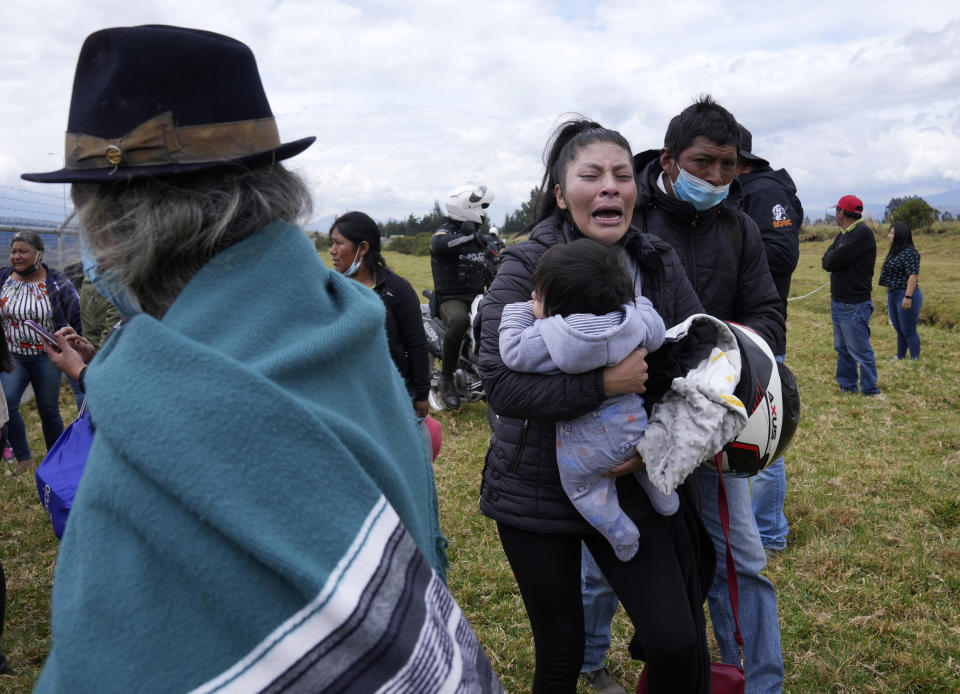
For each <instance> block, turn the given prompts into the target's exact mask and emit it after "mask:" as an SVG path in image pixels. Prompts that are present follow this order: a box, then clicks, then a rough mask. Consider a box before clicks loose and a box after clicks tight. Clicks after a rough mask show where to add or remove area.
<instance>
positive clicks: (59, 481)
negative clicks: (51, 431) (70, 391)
mask: <svg viewBox="0 0 960 694" xmlns="http://www.w3.org/2000/svg"><path fill="white" fill-rule="evenodd" d="M91 445H93V427H92V426H90V415H89V414H88V413H87V412H86V410H85V409H83V410H82V413H81V415H80V416H79V417H78V418H77V421H75V422H74V423H73V424H71V425H70V426H68V427H67V428H66V429H64V431H63V433H62V434H60V438H58V439H57V440H56V442H54V444H53V446H51V447H50V450H49V451H48V452H47V455H46V457H45V458H44V459H43V462H42V463H40V466H39V467H38V468H37V472H36V478H37V494H39V495H40V503H41V504H43V508H44V509H45V510H46V512H47V515H48V516H49V517H50V523H51V524H52V525H53V533H54V534H55V535H56V536H57V538H58V539H59V538H60V537H62V536H63V529H64V527H65V526H66V524H67V516H68V515H69V513H70V508H71V507H72V506H73V497H74V495H75V494H76V493H77V487H78V486H79V485H80V478H81V477H83V470H84V468H85V467H86V466H87V456H88V455H90V446H91Z"/></svg>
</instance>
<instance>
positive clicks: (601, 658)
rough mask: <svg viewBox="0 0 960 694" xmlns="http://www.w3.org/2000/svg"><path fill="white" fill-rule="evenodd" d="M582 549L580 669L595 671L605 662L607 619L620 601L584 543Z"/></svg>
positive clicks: (608, 646) (608, 628)
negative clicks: (581, 642)
mask: <svg viewBox="0 0 960 694" xmlns="http://www.w3.org/2000/svg"><path fill="white" fill-rule="evenodd" d="M581 551H582V554H581V560H580V562H581V563H580V591H581V595H582V597H583V630H584V632H585V636H586V642H585V644H584V648H583V666H582V667H581V668H580V672H594V671H595V670H599V669H600V668H602V667H603V666H604V663H605V662H606V659H607V649H608V648H610V622H612V621H613V615H614V614H616V612H617V605H619V604H620V601H619V600H617V595H616V593H614V592H613V588H611V587H610V584H609V583H607V579H606V578H605V577H604V575H603V572H602V571H600V567H599V566H597V562H596V560H595V559H594V558H593V555H592V554H590V550H588V549H587V546H586V545H583V546H582V547H581Z"/></svg>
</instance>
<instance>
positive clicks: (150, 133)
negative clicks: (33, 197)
mask: <svg viewBox="0 0 960 694" xmlns="http://www.w3.org/2000/svg"><path fill="white" fill-rule="evenodd" d="M279 146H280V133H279V132H278V130H277V123H276V121H275V120H274V119H273V118H272V117H271V118H257V119H255V120H245V121H236V122H233V123H213V124H210V125H188V126H183V127H177V126H176V125H174V122H173V112H172V111H167V112H165V113H161V114H160V115H159V116H156V117H154V118H151V119H150V120H148V121H146V122H145V123H141V124H140V125H138V126H137V127H136V128H134V129H133V130H131V131H130V132H129V133H127V134H126V135H124V136H122V137H118V138H110V139H106V138H101V137H96V136H95V135H83V134H77V133H67V140H66V148H65V151H66V168H68V169H107V168H116V167H130V166H160V165H163V164H204V163H209V162H212V161H231V160H233V159H238V158H240V157H245V156H249V155H251V154H258V153H260V152H265V151H267V150H271V149H274V148H276V147H279Z"/></svg>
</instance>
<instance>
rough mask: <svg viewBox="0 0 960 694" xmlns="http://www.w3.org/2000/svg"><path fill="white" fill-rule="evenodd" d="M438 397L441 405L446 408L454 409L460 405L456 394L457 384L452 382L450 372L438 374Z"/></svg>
mask: <svg viewBox="0 0 960 694" xmlns="http://www.w3.org/2000/svg"><path fill="white" fill-rule="evenodd" d="M440 399H441V400H442V401H443V406H444V407H446V408H447V409H448V410H456V409H459V407H460V396H459V395H457V386H456V385H454V383H453V376H451V375H450V374H445V373H441V374H440Z"/></svg>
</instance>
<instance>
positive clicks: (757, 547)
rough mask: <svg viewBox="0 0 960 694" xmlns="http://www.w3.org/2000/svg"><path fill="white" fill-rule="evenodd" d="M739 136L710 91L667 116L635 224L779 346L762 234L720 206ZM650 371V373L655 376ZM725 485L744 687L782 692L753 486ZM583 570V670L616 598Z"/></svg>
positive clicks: (736, 317) (646, 170)
mask: <svg viewBox="0 0 960 694" xmlns="http://www.w3.org/2000/svg"><path fill="white" fill-rule="evenodd" d="M739 137H740V135H739V129H738V125H737V121H736V119H735V118H734V117H733V115H731V114H730V112H729V111H727V110H726V109H725V108H723V107H722V106H720V105H719V104H717V103H716V102H715V101H714V100H713V99H711V98H710V97H709V96H703V97H701V98H700V99H699V100H697V101H696V102H695V103H694V104H692V105H690V106H688V107H687V108H685V109H684V110H683V111H682V112H681V113H680V114H679V115H677V116H675V117H674V118H673V119H672V120H671V121H670V124H669V126H668V127H667V133H666V135H665V136H664V146H663V148H662V149H660V150H648V151H646V152H641V153H639V154H637V155H636V156H635V157H634V165H635V168H636V172H637V193H638V194H637V203H636V212H635V214H634V220H635V224H637V226H639V227H640V228H641V229H642V230H643V231H645V232H647V233H650V234H654V235H656V236H658V237H660V238H661V239H663V240H664V241H666V242H667V243H669V244H670V245H672V246H673V247H674V248H675V249H676V251H677V254H678V255H679V256H680V259H681V261H683V264H684V267H685V269H686V271H687V276H688V277H689V279H690V282H691V284H693V288H694V290H695V291H696V292H697V296H698V297H699V298H700V301H701V303H702V304H703V307H704V309H705V311H706V312H707V313H709V314H711V315H713V316H716V317H717V318H720V319H722V320H729V321H734V322H736V323H740V324H742V325H746V326H748V327H750V328H753V329H754V330H755V331H756V332H757V333H759V334H760V335H761V336H762V337H763V338H764V339H765V340H766V341H767V342H768V343H769V345H770V346H771V348H773V347H774V346H775V345H777V344H780V343H782V341H783V340H784V331H785V323H784V318H783V315H782V313H781V308H780V306H781V301H780V297H779V295H778V294H777V288H776V286H775V285H774V282H773V278H772V277H771V275H770V270H769V268H768V265H767V258H766V255H765V252H764V248H763V241H762V239H761V236H760V230H759V229H758V228H757V225H756V223H755V222H754V221H753V220H752V219H750V218H749V217H748V216H747V215H746V214H744V213H743V212H742V211H740V210H738V209H735V208H732V207H730V206H728V205H724V204H723V202H724V200H725V199H726V197H727V194H728V191H729V188H730V184H731V183H732V182H733V179H734V177H735V176H736V174H737V163H738V153H739V148H740V140H739ZM653 368H654V367H651V377H654V376H655V374H653V371H652V369H653ZM695 474H696V476H697V481H698V485H699V487H700V494H701V502H702V511H701V512H702V517H703V522H704V525H705V526H706V528H707V530H708V531H709V533H710V536H711V538H712V539H713V544H714V548H715V549H716V553H717V564H716V572H715V575H714V581H713V586H712V587H711V589H710V593H709V596H708V598H709V603H710V615H711V619H712V621H713V627H714V631H715V633H716V637H717V642H718V643H719V645H720V652H721V655H722V657H723V661H724V662H725V663H731V664H734V663H739V660H740V659H739V652H738V647H737V643H736V639H735V636H734V618H733V609H732V607H731V605H730V599H729V593H728V590H727V576H726V561H725V559H724V557H725V551H726V545H725V542H724V537H723V531H722V529H721V526H720V518H719V504H718V501H717V486H718V485H717V473H716V471H714V470H710V469H707V468H706V467H703V466H701V467H700V468H699V469H698V470H697V472H696V473H695ZM724 482H725V486H726V492H727V504H728V508H729V512H730V547H731V550H732V551H733V556H734V563H735V564H736V572H737V579H738V587H739V612H738V616H739V621H740V631H741V633H742V635H743V640H744V654H745V661H746V668H745V673H746V691H747V692H748V693H751V694H754V693H758V692H764V693H767V692H780V691H781V689H782V684H783V654H782V651H781V648H780V625H779V620H778V617H777V595H776V591H775V590H774V587H773V584H772V583H770V581H769V580H768V579H767V578H765V577H764V576H761V575H760V572H761V571H762V570H763V568H764V567H765V566H766V555H765V553H764V550H763V544H762V543H761V541H760V533H759V531H758V530H757V523H756V520H755V519H754V516H753V510H752V508H751V502H750V488H749V483H748V480H747V479H745V478H740V479H733V478H726V479H725V480H724ZM584 554H585V555H586V554H587V553H586V552H585V553H584ZM583 571H584V575H583V601H584V623H585V625H586V630H587V634H586V643H587V649H586V652H585V653H584V668H587V667H588V665H587V664H588V663H594V664H595V663H596V662H600V663H601V664H602V663H603V656H604V653H605V651H606V647H607V645H609V639H610V637H609V623H610V617H612V616H613V612H614V611H615V610H616V604H617V602H616V598H615V597H613V596H612V593H610V592H609V589H608V588H607V589H605V588H604V587H603V584H604V583H605V582H604V581H603V578H602V575H601V574H600V572H599V570H597V569H596V565H595V564H594V563H593V562H592V560H590V559H587V558H586V557H585V560H584V567H583ZM608 615H609V616H608ZM591 631H593V632H594V633H591ZM591 650H593V651H594V652H593V653H591Z"/></svg>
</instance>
